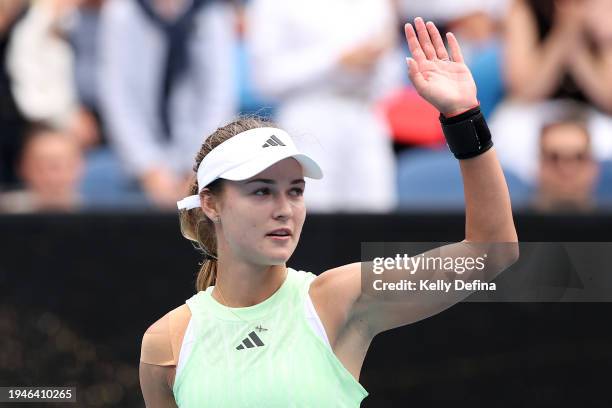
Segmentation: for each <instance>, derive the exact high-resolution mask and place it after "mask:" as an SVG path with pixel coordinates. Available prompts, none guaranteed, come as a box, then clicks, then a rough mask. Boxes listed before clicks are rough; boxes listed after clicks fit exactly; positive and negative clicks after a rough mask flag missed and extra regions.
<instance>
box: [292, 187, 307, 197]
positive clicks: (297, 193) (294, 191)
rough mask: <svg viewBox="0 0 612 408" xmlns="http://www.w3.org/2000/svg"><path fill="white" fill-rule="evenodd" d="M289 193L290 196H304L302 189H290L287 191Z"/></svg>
mask: <svg viewBox="0 0 612 408" xmlns="http://www.w3.org/2000/svg"><path fill="white" fill-rule="evenodd" d="M289 193H290V194H291V195H292V196H296V197H300V196H302V195H304V189H303V188H299V187H296V188H292V189H291V190H290V191H289Z"/></svg>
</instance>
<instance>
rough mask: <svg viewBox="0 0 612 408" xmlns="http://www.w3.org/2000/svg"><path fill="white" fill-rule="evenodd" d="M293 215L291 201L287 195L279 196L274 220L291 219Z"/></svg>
mask: <svg viewBox="0 0 612 408" xmlns="http://www.w3.org/2000/svg"><path fill="white" fill-rule="evenodd" d="M292 215H293V207H292V204H291V200H290V198H289V197H287V195H286V194H279V195H278V198H277V199H276V206H275V208H274V214H273V217H274V219H289V218H290V217H291V216H292Z"/></svg>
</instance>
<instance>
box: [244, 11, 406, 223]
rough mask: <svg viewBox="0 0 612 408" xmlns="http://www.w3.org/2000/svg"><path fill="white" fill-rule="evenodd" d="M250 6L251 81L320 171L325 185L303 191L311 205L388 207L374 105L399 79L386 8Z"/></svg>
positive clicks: (385, 148)
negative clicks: (271, 102)
mask: <svg viewBox="0 0 612 408" xmlns="http://www.w3.org/2000/svg"><path fill="white" fill-rule="evenodd" d="M250 7H251V8H250V10H249V20H248V23H247V31H248V37H249V46H250V49H251V54H252V61H253V70H254V82H255V85H256V87H257V88H258V89H259V91H260V92H261V93H262V94H264V96H266V97H269V98H275V99H276V100H277V101H278V102H279V105H278V110H277V117H276V119H277V122H278V123H279V124H280V126H281V127H283V128H286V129H288V130H289V132H290V133H293V134H294V135H296V136H297V140H296V142H297V143H298V144H300V145H301V148H302V150H304V151H306V152H307V153H310V154H312V155H313V156H315V157H316V158H317V160H318V161H319V162H320V163H321V165H322V167H324V168H325V169H326V178H325V180H321V181H319V182H317V183H312V184H309V186H308V190H309V193H308V194H307V195H306V197H307V198H306V200H307V204H308V206H309V208H310V209H312V210H313V211H374V212H380V211H389V210H391V209H393V208H394V207H395V205H396V191H395V186H394V183H393V180H394V179H395V158H394V156H393V150H392V145H391V140H390V138H389V130H388V127H387V124H386V123H385V122H384V121H383V119H382V116H380V117H379V115H377V114H376V112H375V111H374V108H373V106H374V103H375V102H376V101H377V100H378V99H379V98H380V97H381V96H383V95H384V94H386V93H387V92H389V91H390V90H393V89H395V88H397V87H398V86H399V85H400V84H401V82H402V75H403V73H402V71H401V69H400V68H401V67H402V64H401V63H399V64H398V61H400V62H401V61H402V60H403V58H402V57H400V56H399V53H398V52H397V47H396V43H397V38H396V15H395V9H394V7H393V4H392V2H391V1H390V0H362V1H358V2H350V1H349V2H347V1H341V0H331V1H324V0H314V1H309V2H308V4H307V6H305V5H304V3H303V2H301V1H298V0H284V1H281V0H253V1H252V3H251V5H250ZM304 135H307V136H308V138H309V139H310V138H312V137H314V138H316V139H317V142H315V143H311V140H308V141H307V140H306V137H305V136H304ZM363 186H366V187H365V188H364V187H363Z"/></svg>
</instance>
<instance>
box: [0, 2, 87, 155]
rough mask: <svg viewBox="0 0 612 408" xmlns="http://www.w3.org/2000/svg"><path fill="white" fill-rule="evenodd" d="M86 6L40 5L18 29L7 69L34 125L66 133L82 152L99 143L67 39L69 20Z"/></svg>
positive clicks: (22, 107) (22, 108)
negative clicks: (78, 85)
mask: <svg viewBox="0 0 612 408" xmlns="http://www.w3.org/2000/svg"><path fill="white" fill-rule="evenodd" d="M81 2H82V0H39V1H36V2H33V3H32V5H31V7H30V9H29V11H28V12H27V14H26V15H25V17H24V18H23V20H21V21H20V22H19V23H18V24H17V26H16V27H15V30H14V34H13V38H12V40H11V43H10V44H9V49H8V56H7V69H8V71H9V74H10V77H11V88H12V90H13V94H14V96H15V100H16V101H17V105H18V107H19V109H20V111H21V112H22V113H23V115H24V116H25V117H26V118H27V119H28V120H29V121H31V122H41V123H46V124H48V125H49V126H53V127H56V128H61V129H66V131H67V132H69V133H71V134H72V135H73V136H74V137H76V139H77V140H78V141H79V143H80V144H81V145H82V146H84V147H85V146H91V145H93V144H95V143H96V142H97V140H98V137H99V134H98V128H97V124H96V122H95V120H94V118H93V116H92V115H91V113H90V112H89V111H88V110H87V109H85V108H84V107H82V106H80V104H79V100H78V97H77V92H76V87H75V82H74V56H73V52H72V49H71V47H70V44H69V43H68V41H67V39H66V33H67V28H68V22H69V18H70V17H71V16H72V15H73V14H74V12H75V11H76V8H77V7H78V5H79V4H80V3H81Z"/></svg>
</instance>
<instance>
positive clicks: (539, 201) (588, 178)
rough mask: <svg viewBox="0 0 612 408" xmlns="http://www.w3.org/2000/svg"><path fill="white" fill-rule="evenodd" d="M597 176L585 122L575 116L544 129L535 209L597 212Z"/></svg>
mask: <svg viewBox="0 0 612 408" xmlns="http://www.w3.org/2000/svg"><path fill="white" fill-rule="evenodd" d="M598 173H599V164H598V163H597V161H596V160H595V159H594V158H593V155H592V153H591V141H590V135H589V131H588V129H587V127H586V124H585V122H584V120H583V119H582V118H580V117H579V116H578V115H575V117H566V118H564V119H562V120H560V121H554V122H552V123H550V124H547V125H545V126H544V127H543V129H542V133H541V136H540V160H539V175H538V185H537V191H536V195H535V200H534V203H533V204H534V207H535V208H536V209H537V210H540V211H544V212H554V211H589V210H592V209H594V208H595V196H594V191H595V187H596V183H597V178H598Z"/></svg>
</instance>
